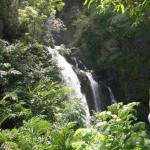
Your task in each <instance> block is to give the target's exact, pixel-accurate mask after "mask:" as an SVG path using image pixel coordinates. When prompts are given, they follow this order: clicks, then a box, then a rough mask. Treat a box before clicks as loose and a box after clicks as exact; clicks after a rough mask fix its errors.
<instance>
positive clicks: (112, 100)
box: [108, 87, 117, 104]
mask: <svg viewBox="0 0 150 150" xmlns="http://www.w3.org/2000/svg"><path fill="white" fill-rule="evenodd" d="M108 91H109V94H110V100H111V104H114V103H117V101H116V99H115V97H114V94H113V92H112V90H111V88H110V87H108Z"/></svg>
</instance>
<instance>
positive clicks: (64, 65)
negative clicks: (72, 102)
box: [48, 46, 90, 125]
mask: <svg viewBox="0 0 150 150" xmlns="http://www.w3.org/2000/svg"><path fill="white" fill-rule="evenodd" d="M58 49H61V48H60V46H55V48H54V49H52V48H48V50H49V52H50V53H51V54H52V57H54V59H55V60H56V61H57V67H58V68H60V73H61V76H62V79H63V81H64V83H65V84H66V86H67V87H68V89H69V90H73V92H72V93H71V94H70V95H69V98H70V99H76V98H78V99H81V100H82V105H83V107H84V110H85V111H86V122H87V124H88V125H90V114H89V109H88V105H87V102H86V98H85V95H83V94H82V93H81V85H80V81H79V79H78V77H77V75H76V73H75V72H74V70H73V69H72V66H71V65H70V64H69V63H68V62H67V61H66V59H65V58H64V57H63V56H61V55H60V54H59V53H58Z"/></svg>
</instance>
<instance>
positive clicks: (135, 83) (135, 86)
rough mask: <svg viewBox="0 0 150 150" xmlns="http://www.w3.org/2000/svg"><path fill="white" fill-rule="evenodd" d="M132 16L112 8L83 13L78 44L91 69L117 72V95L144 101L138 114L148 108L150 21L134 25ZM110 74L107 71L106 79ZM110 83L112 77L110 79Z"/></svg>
mask: <svg viewBox="0 0 150 150" xmlns="http://www.w3.org/2000/svg"><path fill="white" fill-rule="evenodd" d="M132 23H133V22H132V19H131V18H129V17H127V16H126V15H122V14H119V13H114V12H112V11H111V10H109V11H107V12H106V13H105V14H100V15H98V14H97V13H96V12H95V11H94V10H93V11H92V12H91V13H89V14H88V15H87V13H83V14H82V15H81V16H80V17H79V18H78V19H77V20H76V21H75V22H74V24H75V25H76V27H77V29H76V33H75V38H74V39H75V45H76V46H79V47H80V52H81V56H82V58H83V60H84V62H85V63H86V65H87V66H88V68H89V69H93V70H94V71H95V72H98V73H99V72H100V74H98V75H99V76H100V78H101V76H103V75H102V74H101V71H104V72H113V73H116V79H117V87H116V88H117V95H118V97H119V99H124V102H126V103H129V102H132V101H135V99H136V100H137V101H139V102H141V106H140V107H141V108H140V111H139V114H140V115H139V117H138V118H140V119H142V120H147V115H148V112H149V110H148V109H149V108H148V102H149V96H148V89H149V82H148V81H149V71H148V70H149V65H150V61H149V58H150V55H149V53H148V51H149V44H148V43H149V38H148V36H149V34H150V32H149V31H150V28H149V22H147V23H143V24H141V25H139V26H136V27H135V26H134V27H133V26H132ZM105 79H106V81H108V80H109V79H108V80H107V75H106V74H105V75H104V80H105ZM102 80H103V79H102ZM108 84H111V81H110V82H109V81H108Z"/></svg>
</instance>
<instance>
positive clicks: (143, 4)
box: [84, 0, 150, 24]
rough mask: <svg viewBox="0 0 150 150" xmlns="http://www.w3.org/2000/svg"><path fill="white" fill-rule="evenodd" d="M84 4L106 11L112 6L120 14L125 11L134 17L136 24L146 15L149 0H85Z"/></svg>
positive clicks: (149, 6)
mask: <svg viewBox="0 0 150 150" xmlns="http://www.w3.org/2000/svg"><path fill="white" fill-rule="evenodd" d="M84 4H88V7H90V6H91V4H94V5H95V7H96V9H97V10H98V12H100V13H101V12H106V11H107V10H108V9H110V8H113V10H114V11H116V12H119V11H121V12H122V14H124V13H126V14H129V15H130V16H134V17H135V18H136V24H137V23H139V22H142V21H143V20H144V19H145V17H146V18H147V19H148V17H147V12H148V11H149V10H150V2H149V0H144V1H141V0H136V1H131V0H102V1H101V2H99V1H98V0H85V3H84Z"/></svg>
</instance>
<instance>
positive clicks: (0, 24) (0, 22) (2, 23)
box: [0, 19, 4, 39]
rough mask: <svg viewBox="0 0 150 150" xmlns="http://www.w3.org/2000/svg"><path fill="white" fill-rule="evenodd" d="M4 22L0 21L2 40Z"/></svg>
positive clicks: (1, 36)
mask: <svg viewBox="0 0 150 150" xmlns="http://www.w3.org/2000/svg"><path fill="white" fill-rule="evenodd" d="M3 29H4V21H3V20H2V19H0V39H2V38H3Z"/></svg>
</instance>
